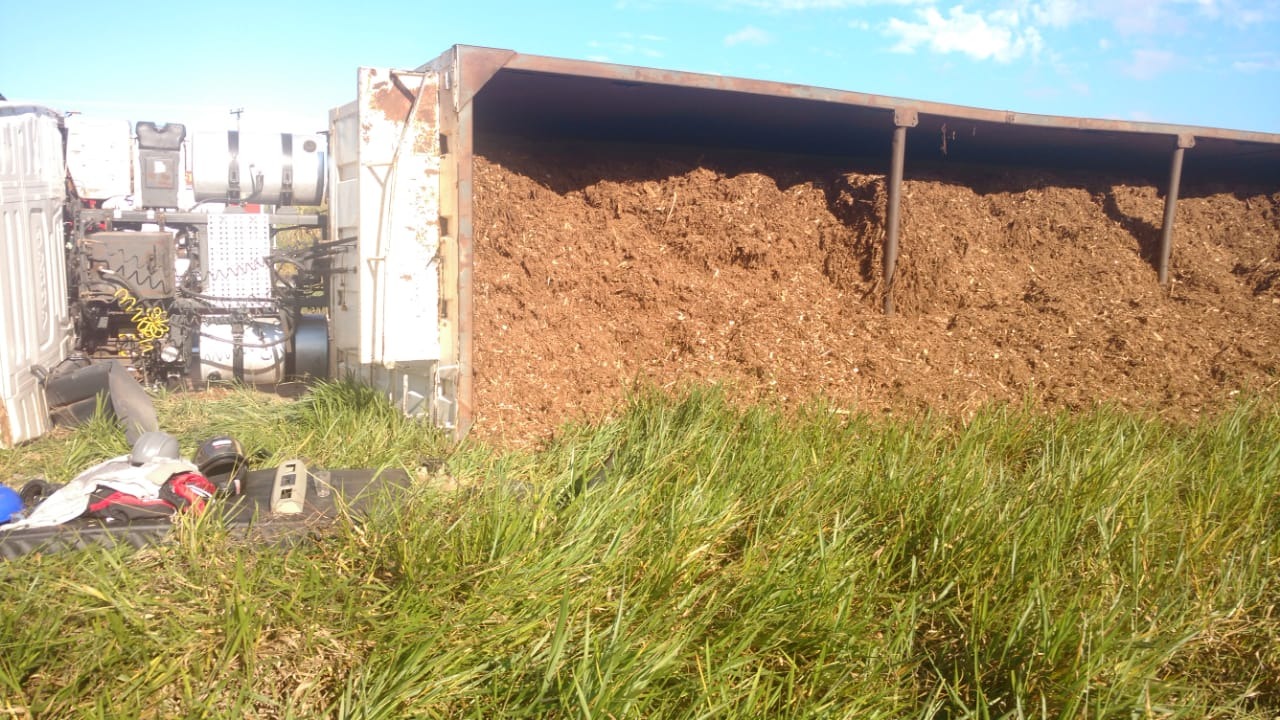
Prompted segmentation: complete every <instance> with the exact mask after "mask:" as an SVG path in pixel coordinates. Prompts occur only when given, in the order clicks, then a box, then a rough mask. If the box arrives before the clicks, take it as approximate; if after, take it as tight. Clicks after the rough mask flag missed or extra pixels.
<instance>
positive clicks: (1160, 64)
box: [1123, 49, 1177, 80]
mask: <svg viewBox="0 0 1280 720" xmlns="http://www.w3.org/2000/svg"><path fill="white" fill-rule="evenodd" d="M1176 62H1177V56H1176V55H1174V54H1173V53H1172V52H1170V51H1168V50H1146V49H1140V50H1134V51H1133V55H1132V58H1131V60H1130V61H1129V62H1128V63H1127V64H1125V65H1124V67H1123V70H1124V73H1125V74H1126V75H1128V76H1129V77H1132V78H1134V79H1137V80H1150V79H1151V78H1154V77H1155V76H1157V75H1160V74H1161V73H1163V72H1165V71H1166V70H1169V69H1170V68H1172V67H1173V66H1174V64H1176Z"/></svg>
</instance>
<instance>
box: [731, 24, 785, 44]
mask: <svg viewBox="0 0 1280 720" xmlns="http://www.w3.org/2000/svg"><path fill="white" fill-rule="evenodd" d="M771 42H773V36H772V35H770V34H769V33H767V32H765V31H764V30H761V29H760V28H758V27H755V26H752V25H748V26H746V27H744V28H742V29H741V30H739V31H738V32H735V33H732V34H730V35H728V36H726V37H725V39H724V44H725V45H726V46H728V47H733V46H734V45H768V44H769V43H771Z"/></svg>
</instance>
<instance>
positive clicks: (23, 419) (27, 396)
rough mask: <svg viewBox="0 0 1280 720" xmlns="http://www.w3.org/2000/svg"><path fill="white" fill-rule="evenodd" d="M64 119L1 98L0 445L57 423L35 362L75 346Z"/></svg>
mask: <svg viewBox="0 0 1280 720" xmlns="http://www.w3.org/2000/svg"><path fill="white" fill-rule="evenodd" d="M60 125H61V119H60V118H59V116H58V115H57V114H55V113H53V112H52V111H49V110H47V109H44V108H40V107H34V106H16V105H12V104H5V103H0V338H2V339H3V343H2V344H0V403H2V406H0V444H2V445H3V446H4V447H8V446H10V445H13V444H14V443H19V442H22V441H24V440H29V439H31V438H35V437H39V436H40V435H41V434H43V433H44V432H45V431H46V430H47V429H48V425H49V416H48V408H47V406H46V404H45V399H44V389H43V387H41V385H40V382H39V378H38V377H37V375H36V374H35V373H33V372H32V368H33V367H44V368H51V367H53V366H54V365H56V364H57V363H59V362H60V361H62V359H63V358H65V357H66V355H67V353H68V352H69V351H70V345H71V325H70V319H69V315H68V310H67V279H66V267H65V259H64V257H63V247H62V245H63V243H62V203H63V198H64V193H65V187H64V184H63V179H64V169H63V157H62V131H61V127H60Z"/></svg>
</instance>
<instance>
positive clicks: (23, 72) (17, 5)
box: [0, 0, 1280, 133]
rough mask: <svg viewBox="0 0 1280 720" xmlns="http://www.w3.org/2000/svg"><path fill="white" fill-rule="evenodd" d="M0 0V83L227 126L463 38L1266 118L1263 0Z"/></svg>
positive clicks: (344, 87) (1058, 106)
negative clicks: (233, 114) (53, 0)
mask: <svg viewBox="0 0 1280 720" xmlns="http://www.w3.org/2000/svg"><path fill="white" fill-rule="evenodd" d="M0 2H2V3H3V4H0V27H3V28H4V33H3V37H4V42H3V43H0V93H3V94H4V95H6V96H8V97H9V99H10V100H32V101H41V102H44V103H45V104H49V105H51V106H53V107H55V108H57V109H59V110H64V111H70V110H77V111H82V112H84V113H86V114H92V115H96V116H103V117H120V118H125V119H130V120H156V121H161V122H186V123H188V124H189V125H193V126H196V127H227V126H229V125H230V124H231V123H232V119H231V118H230V115H229V110H230V109H232V108H237V107H243V108H244V109H245V111H244V116H243V122H244V123H245V124H246V126H255V125H261V126H263V127H270V128H271V129H274V130H289V131H294V132H307V131H314V130H319V129H322V128H323V127H324V126H325V125H326V123H327V111H328V109H329V108H331V107H335V106H337V105H340V104H343V103H345V102H347V101H349V100H351V99H352V98H353V97H354V95H355V76H356V68H357V67H359V66H361V65H369V66H393V67H401V68H411V67H415V66H417V65H420V64H422V63H423V62H426V61H427V60H430V59H432V58H434V57H436V56H437V55H439V54H440V53H442V52H444V51H445V50H446V49H448V47H449V46H451V45H453V44H455V43H463V44H471V45H487V46H491V47H502V48H508V49H512V50H516V51H519V52H526V53H535V54H541V55H554V56H558V57H568V58H579V59H591V60H601V61H607V62H616V63H623V64H628V65H643V66H650V67H660V68H670V69H676V70H688V71H693V72H704V73H718V74H723V75H733V76H740V77H749V78H757V79H764V80H778V81H783V82H792V83H799V84H804V85H818V86H823V87H832V88H839V89H844V90H856V91H860V92H870V93H878V94H885V95H895V96H899V97H909V98H917V99H923V100H933V101H940V102H950V103H957V104H962V105H976V106H980V107H988V108H997V109H1005V110H1016V111H1020V112H1036V113H1047V114H1055V115H1080V116H1088V117H1105V118H1119V119H1125V120H1150V121H1157V122H1170V123H1179V124H1188V125H1209V126H1216V127H1229V128H1236V129H1244V130H1259V131H1266V132H1275V133H1280V0H1007V1H1003V0H1001V1H993V2H966V3H963V4H960V3H954V2H933V1H931V0H684V1H682V2H677V1H675V0H607V1H605V2H583V1H577V0H570V1H566V2H562V3H559V4H551V3H546V4H543V3H532V2H481V1H473V2H467V0H455V2H450V3H437V2H420V3H412V2H392V1H391V0H364V1H363V2H344V3H340V4H326V3H325V2H323V1H320V2H315V3H311V4H298V3H270V2H256V3H251V2H244V1H242V0H219V2H216V3H198V2H188V3H171V4H155V5H149V4H148V3H132V4H124V5H121V4H119V3H111V4H107V3H83V2H77V1H72V2H60V3H57V4H56V6H49V5H47V4H40V3H35V2H21V1H19V0H0ZM50 7H56V8H57V10H56V11H54V10H52V9H50ZM282 125H283V127H281V126H282Z"/></svg>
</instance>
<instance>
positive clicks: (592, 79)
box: [330, 46, 1280, 435]
mask: <svg viewBox="0 0 1280 720" xmlns="http://www.w3.org/2000/svg"><path fill="white" fill-rule="evenodd" d="M358 86H359V90H358V97H357V99H356V101H355V102H353V103H350V104H348V105H346V106H343V107H341V108H337V109H335V110H333V111H332V112H331V115H330V130H331V132H330V149H331V153H330V165H331V167H330V188H331V200H330V235H331V240H333V241H336V242H337V243H339V244H340V245H341V244H342V243H344V242H345V243H346V245H345V247H346V250H345V251H344V253H343V254H342V255H341V256H339V258H338V259H337V260H336V261H335V262H334V276H333V278H332V292H331V295H330V313H331V320H332V331H333V344H332V353H333V355H332V366H333V369H334V371H335V374H337V375H340V376H342V375H354V376H358V377H362V378H364V379H366V380H368V381H370V382H372V383H374V384H376V385H378V386H380V387H383V388H385V389H386V390H387V391H388V392H389V393H390V395H391V396H392V397H393V398H394V399H395V401H396V402H397V403H398V404H399V405H400V406H401V407H402V408H403V409H404V410H405V411H406V412H409V413H413V414H421V415H429V416H430V417H431V418H432V420H433V421H434V422H436V423H437V424H439V425H441V426H444V427H448V428H452V429H453V431H454V432H455V433H456V434H458V435H461V434H463V433H465V432H467V430H468V429H469V428H470V426H471V425H472V423H473V421H474V420H475V419H476V417H477V412H478V411H480V412H482V413H483V412H486V409H485V408H481V407H478V406H477V392H476V388H475V378H476V375H475V363H474V360H475V357H476V353H477V351H480V352H485V351H488V350H498V348H477V347H476V333H475V326H476V318H477V312H478V311H479V312H485V309H484V308H477V287H476V278H475V272H474V271H475V268H476V260H477V258H476V248H477V242H478V240H479V239H480V238H479V236H478V232H479V229H478V228H477V206H476V193H477V187H476V183H477V177H476V168H477V162H478V161H479V158H478V157H477V152H478V148H480V147H482V146H484V145H485V144H486V143H487V144H490V145H492V144H493V143H494V142H495V141H494V140H493V138H512V137H519V138H523V139H524V140H525V141H526V142H529V143H531V144H532V145H534V146H536V145H540V144H542V145H549V144H555V143H564V142H590V143H599V144H601V145H600V146H601V147H603V146H605V145H610V146H613V147H618V146H626V147H631V148H632V149H633V150H634V149H639V152H640V153H641V154H644V153H645V152H650V151H646V150H644V149H645V148H654V149H655V150H652V151H651V152H653V153H658V152H661V151H662V150H661V149H665V148H672V147H684V148H690V147H692V148H697V152H703V151H706V152H711V151H714V150H718V149H719V150H733V151H744V152H757V153H766V154H771V155H787V156H795V157H813V158H825V159H828V160H829V159H832V158H839V159H841V162H844V163H845V164H847V165H848V166H849V167H861V168H870V171H871V172H876V173H880V174H882V176H883V187H884V190H885V192H884V193H883V196H882V197H880V199H879V200H877V201H875V202H871V200H868V202H867V203H864V204H865V205H866V206H867V207H873V206H874V213H875V214H876V215H877V217H875V218H872V219H871V220H870V221H869V224H868V225H867V227H868V228H869V229H870V231H871V232H872V234H874V237H872V238H868V240H869V241H871V242H874V244H875V251H874V257H875V263H874V265H875V267H874V268H871V269H870V270H868V269H867V268H866V267H864V268H863V269H862V270H863V272H864V274H868V273H869V274H874V275H876V282H875V283H874V295H875V297H874V298H872V299H871V302H873V303H874V306H875V311H876V312H877V313H880V312H883V313H884V315H886V316H888V315H892V314H893V313H894V312H895V288H896V285H895V278H896V277H898V276H899V275H900V274H901V273H902V271H903V270H904V268H903V267H900V266H899V263H898V258H899V250H898V245H899V235H900V228H901V223H902V213H903V206H904V199H903V177H904V173H913V172H921V171H925V172H930V173H936V172H946V171H947V168H960V167H989V168H990V167H995V168H1001V167H1025V168H1044V169H1049V170H1062V171H1071V170H1084V171H1090V172H1097V173H1109V174H1113V175H1116V176H1121V177H1126V178H1131V177H1138V178H1142V179H1144V180H1142V181H1143V182H1147V183H1149V184H1150V185H1151V186H1152V187H1153V188H1159V193H1160V194H1161V195H1162V197H1161V198H1160V202H1161V203H1162V206H1163V213H1162V216H1161V219H1160V221H1159V222H1158V223H1155V222H1151V221H1143V223H1144V224H1143V223H1140V225H1141V228H1139V229H1140V230H1142V233H1143V237H1142V238H1139V240H1141V241H1142V242H1143V243H1144V247H1143V248H1141V252H1142V254H1143V257H1144V259H1145V262H1146V266H1147V269H1148V270H1149V272H1150V276H1151V280H1150V283H1151V285H1152V286H1154V287H1156V288H1161V287H1167V286H1168V283H1169V280H1170V278H1169V273H1170V257H1171V256H1172V255H1174V254H1176V253H1177V252H1178V237H1179V235H1178V232H1177V227H1176V224H1175V218H1176V217H1177V206H1178V198H1179V186H1180V181H1181V180H1182V179H1183V178H1187V179H1189V180H1193V181H1195V182H1197V183H1200V184H1201V185H1202V186H1204V185H1205V184H1213V183H1218V184H1220V185H1222V186H1223V187H1224V188H1226V189H1227V190H1228V191H1230V190H1231V189H1232V188H1235V187H1239V186H1241V185H1242V184H1247V185H1249V186H1250V187H1254V188H1257V187H1261V188H1263V189H1264V190H1263V191H1264V192H1270V193H1273V194H1274V193H1275V192H1276V191H1277V190H1278V189H1280V135H1276V134H1268V133H1257V132H1245V131H1235V130H1222V129H1214V128H1202V127H1189V126H1177V125H1166V124H1157V123H1146V122H1122V121H1115V120H1097V119H1085V118H1072V117H1051V116H1042V115H1028V114H1022V113H1016V112H1006V111H996V110H987V109H979V108H971V107H961V106H954V105H943V104H937V103H930V102H923V101H917V100H907V99H900V98H892V97H884V96H878V95H869V94H863V93H857V92H846V91H838V90H829V89H822V88H814V87H803V86H796V85H788V84H781V83H774V82H763V81H754V80H744V79H736V78H727V77H721V76H710V75H701V74H693V73H683V72H673V71H664V70H655V69H647V68H638V67H628V66H620V65H612V64H604V63H596V62H583V61H574V60H564V59H557V58H549V57H541V56H532V55H524V54H519V53H516V52H511V51H507V50H496V49H488V48H478V47H466V46H457V47H454V48H452V49H450V50H449V51H448V52H446V53H444V54H443V55H441V56H440V57H439V58H437V59H435V60H433V61H432V62H429V63H427V64H425V65H423V66H421V67H419V68H416V69H413V70H392V69H372V68H364V69H361V70H360V71H359V80H358ZM569 157H572V155H570V156H569ZM591 161H592V159H591V158H586V157H583V158H582V162H583V163H584V164H589V163H590V162H591ZM569 162H572V161H569ZM559 170H560V171H564V170H565V168H563V167H561V168H559ZM570 174H571V173H570ZM535 185H536V183H535ZM1267 188H1269V190H1267ZM577 189H578V190H581V189H582V188H581V187H579V188H577ZM513 192H514V190H513ZM521 192H526V191H525V190H521ZM528 192H531V193H532V192H537V189H536V188H534V190H530V191H528ZM1153 192H1155V191H1154V190H1153ZM672 195H673V196H674V197H672V198H671V199H670V202H667V201H665V200H662V199H661V198H656V199H654V200H652V204H653V205H655V206H660V207H657V209H658V210H660V212H657V213H656V214H657V215H658V225H662V223H663V222H667V223H669V222H670V221H671V220H672V212H673V211H674V207H673V206H674V204H675V202H676V201H677V200H678V196H679V190H678V188H677V189H676V190H675V191H674V192H672ZM526 199H527V198H526ZM552 199H554V198H552ZM872 199H873V200H874V198H872ZM494 202H498V203H501V202H502V200H501V199H499V200H497V201H494ZM905 202H906V203H907V205H909V204H910V201H909V200H908V201H905ZM1100 202H1101V201H1100ZM1107 202H1112V203H1113V201H1112V200H1108V201H1107ZM664 203H665V204H664ZM1113 204H1114V203H1113ZM650 209H651V210H652V209H653V208H650ZM612 212H614V213H617V214H619V217H620V216H621V214H622V213H624V212H626V210H625V209H623V208H621V207H620V206H619V205H618V203H617V202H616V201H614V206H613V208H612ZM1100 212H1101V211H1100ZM1107 212H1108V213H1110V212H1111V211H1110V210H1108V211H1107ZM1269 212H1270V211H1269ZM649 214H654V213H649ZM1114 214H1115V216H1116V217H1119V218H1120V220H1117V221H1116V223H1117V224H1121V225H1122V224H1125V223H1129V222H1130V221H1129V220H1128V219H1125V218H1124V217H1123V214H1122V213H1114ZM1273 214H1274V213H1273ZM664 215H665V217H663V216H664ZM662 226H663V227H666V226H665V225H662ZM655 232H659V231H655ZM1134 232H1137V230H1135V231H1134ZM1276 234H1280V228H1278V229H1276ZM1274 244H1275V245H1276V248H1277V251H1276V252H1277V254H1278V257H1277V259H1280V241H1276V242H1275V243H1274ZM1147 246H1150V247H1147ZM739 250H741V248H739ZM547 252H548V253H552V252H553V250H552V248H550V247H548V249H547ZM983 252H985V250H984V251H983ZM1133 254H1134V255H1135V257H1136V256H1137V254H1138V250H1135V252H1134V253H1133ZM623 257H624V258H626V257H628V256H626V255H625V253H624V255H623ZM747 257H748V260H747V261H745V262H746V263H747V264H749V262H750V258H751V257H755V256H754V255H751V254H750V253H747ZM868 257H870V256H868ZM626 262H630V260H627V261H626ZM626 262H624V263H620V264H622V265H625V264H626ZM826 262H827V264H828V265H830V264H831V263H832V262H833V260H832V259H831V258H830V257H828V258H827V260H826ZM836 262H837V264H838V259H837V261H836ZM863 262H864V265H865V264H866V260H865V258H864V260H863ZM904 262H905V260H904ZM708 267H709V268H710V266H708ZM828 269H829V268H828ZM1033 271H1034V268H1033ZM526 272H528V270H527V268H526ZM716 272H717V274H718V270H717V271H716ZM547 282H548V283H550V282H551V279H550V278H548V279H547ZM969 282H970V283H973V282H974V280H973V278H970V280H969ZM1032 285H1034V283H1032ZM618 292H623V291H622V290H619V291H618ZM627 292H631V291H627ZM1035 292H1036V290H1035V288H1034V287H1031V289H1030V290H1027V291H1026V297H1029V298H1030V297H1032V296H1033V295H1034V294H1035ZM783 294H785V292H784V293H783ZM565 302H566V303H568V302H569V300H568V299H566V300H565ZM641 305H643V303H642V302H641V303H639V305H637V307H639V306H641ZM535 314H536V311H535ZM676 314H679V313H676ZM565 317H568V318H570V321H572V318H573V317H574V316H573V315H572V314H570V315H567V316H565ZM679 319H680V320H683V319H684V318H683V317H680V318H679ZM543 322H544V326H545V323H546V321H545V320H544V321H543ZM951 323H952V325H954V324H955V323H956V320H955V318H954V317H953V318H952V319H951ZM732 324H733V323H732V322H730V323H729V325H732ZM864 324H865V323H864ZM504 327H505V326H504ZM1067 332H1068V333H1071V332H1072V331H1071V330H1070V329H1068V330H1067ZM951 333H952V328H951V327H950V326H949V327H948V329H947V334H948V335H951ZM495 342H496V340H495ZM622 342H623V343H624V344H623V345H622V346H620V347H623V348H625V347H626V346H625V338H624V339H623V340H622ZM681 342H682V343H683V341H681ZM697 342H704V340H701V339H692V340H690V341H689V343H687V344H689V345H691V346H692V345H693V344H694V343H697ZM1267 347H1269V346H1267ZM551 352H553V351H548V353H551ZM672 352H675V353H678V352H680V348H679V347H677V348H675V349H673V350H672ZM1250 352H1252V353H1253V354H1255V355H1256V354H1257V351H1250ZM1261 352H1262V353H1263V354H1265V353H1266V352H1270V350H1268V349H1266V348H1264V349H1263V350H1262V351H1261ZM567 353H568V351H566V354H567ZM1246 354H1247V353H1246ZM501 355H502V353H500V352H494V353H491V358H492V362H495V363H498V362H502V360H501V357H500V356H501ZM544 357H545V356H544ZM770 357H771V358H772V353H770ZM995 357H996V358H999V357H1000V353H999V352H998V351H997V352H996V353H995ZM904 361H905V360H904ZM566 362H571V361H566ZM924 362H926V364H927V362H928V360H927V358H926V359H925V361H924ZM988 362H990V356H988ZM601 364H605V363H601ZM871 364H872V363H870V362H868V363H867V364H866V365H868V366H869V365H871ZM616 365H617V366H618V367H619V368H623V369H624V370H625V371H626V372H632V373H637V372H641V371H643V368H644V367H645V364H644V363H643V362H640V363H635V362H632V363H631V364H629V365H627V364H625V363H616ZM624 366H625V367H624ZM866 370H867V367H865V366H864V368H863V372H864V374H865V371H866ZM847 371H848V372H852V373H857V372H859V368H858V367H851V368H849V369H847ZM757 372H758V373H760V372H767V370H764V371H761V370H757ZM956 372H959V371H958V370H956ZM516 390H517V389H516V388H511V391H512V392H515V391H516ZM820 390H821V387H815V388H814V391H820ZM549 402H554V400H551V401H549Z"/></svg>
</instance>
